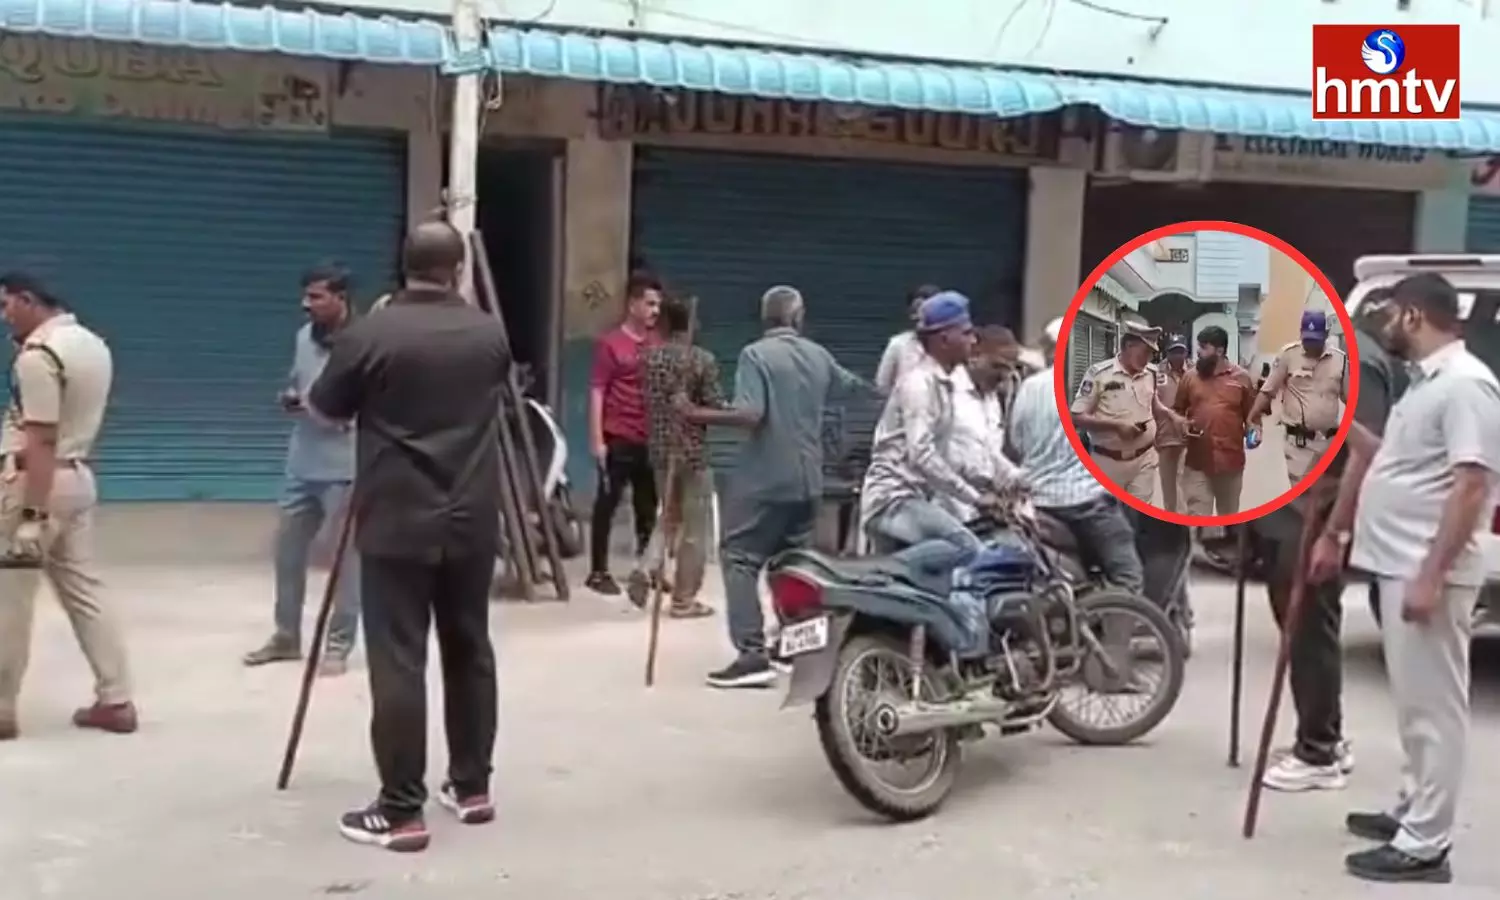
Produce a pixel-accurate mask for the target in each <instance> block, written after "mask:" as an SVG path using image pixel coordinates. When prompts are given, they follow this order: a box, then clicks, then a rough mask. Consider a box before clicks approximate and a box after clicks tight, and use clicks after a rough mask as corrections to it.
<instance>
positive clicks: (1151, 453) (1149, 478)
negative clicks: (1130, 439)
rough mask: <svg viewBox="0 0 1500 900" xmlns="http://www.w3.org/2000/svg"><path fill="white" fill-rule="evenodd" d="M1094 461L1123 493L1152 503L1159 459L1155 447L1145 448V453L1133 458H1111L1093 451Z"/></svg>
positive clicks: (1154, 498)
mask: <svg viewBox="0 0 1500 900" xmlns="http://www.w3.org/2000/svg"><path fill="white" fill-rule="evenodd" d="M1094 462H1096V463H1098V464H1099V468H1100V469H1101V470H1103V472H1104V474H1105V475H1106V476H1108V478H1109V480H1110V481H1113V482H1114V483H1115V484H1117V485H1119V486H1120V487H1121V488H1122V489H1123V490H1124V491H1125V493H1127V494H1129V495H1130V496H1132V497H1134V498H1136V499H1137V500H1140V501H1141V502H1142V503H1152V502H1154V501H1155V500H1156V470H1157V467H1158V465H1159V461H1158V459H1157V456H1156V448H1155V447H1150V448H1147V450H1146V452H1145V453H1142V454H1141V455H1140V456H1137V457H1136V458H1135V459H1124V460H1121V459H1111V458H1110V457H1108V456H1105V455H1104V454H1103V453H1100V452H1099V451H1097V450H1095V451H1094Z"/></svg>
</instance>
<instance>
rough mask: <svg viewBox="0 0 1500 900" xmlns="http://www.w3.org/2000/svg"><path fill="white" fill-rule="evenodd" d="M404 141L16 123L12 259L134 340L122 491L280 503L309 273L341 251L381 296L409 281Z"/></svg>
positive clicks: (6, 199)
mask: <svg viewBox="0 0 1500 900" xmlns="http://www.w3.org/2000/svg"><path fill="white" fill-rule="evenodd" d="M404 148H405V145H404V141H402V140H401V139H400V137H399V136H384V135H382V136H372V135H363V134H338V135H334V136H331V137H330V136H327V135H316V136H303V135H275V134H237V133H226V132H218V131H208V130H195V129H184V128H166V127H149V126H126V125H116V124H113V123H112V124H110V125H108V126H104V125H100V124H90V123H82V122H78V121H75V120H69V119H63V118H60V117H59V118H44V117H38V116H31V117H20V116H17V117H7V118H5V119H4V120H3V127H0V158H3V159H4V160H5V177H4V178H3V179H0V267H3V268H24V269H27V270H30V271H33V272H35V273H36V274H38V275H39V276H40V277H42V278H44V279H45V280H46V281H47V282H48V283H49V284H51V285H54V286H55V290H56V291H57V293H58V294H59V295H60V296H61V297H63V298H64V299H65V300H66V301H67V302H68V303H69V304H70V305H72V306H73V307H74V308H75V310H76V311H77V313H78V316H79V318H80V319H81V320H82V321H83V322H84V323H85V324H87V325H89V326H90V327H92V328H94V329H95V330H97V331H98V332H99V333H100V334H102V335H103V336H104V337H105V338H106V339H107V340H108V341H109V343H110V346H111V347H112V348H113V351H114V355H115V387H114V392H113V396H112V401H111V404H110V410H109V415H108V417H107V419H106V422H105V428H104V433H103V435H102V436H101V440H100V443H99V446H98V447H97V448H96V451H95V452H96V464H97V467H98V471H99V474H100V480H101V493H102V495H103V496H104V497H105V498H106V499H112V500H266V499H270V498H272V497H274V496H275V493H276V490H277V487H278V482H279V480H280V478H281V473H282V464H283V457H284V452H285V448H286V439H287V434H288V429H289V427H290V422H289V420H288V419H287V417H286V416H285V415H283V414H282V413H281V412H279V410H278V409H277V407H276V404H275V398H276V394H277V392H278V391H279V390H281V388H282V386H283V385H284V384H285V377H286V373H287V370H288V368H289V367H290V363H291V353H292V340H293V335H294V334H295V331H296V329H297V328H298V327H299V326H300V325H301V324H302V322H303V316H302V313H301V310H300V306H299V301H298V297H299V293H300V288H299V285H298V278H299V276H300V275H301V273H302V271H303V270H305V269H306V268H307V267H308V266H310V265H312V264H314V263H316V262H318V261H319V260H322V259H328V258H332V259H338V260H341V261H343V262H344V263H346V264H347V265H349V266H351V267H352V268H353V270H354V272H355V275H356V278H357V279H358V294H359V296H360V297H361V298H363V301H364V303H365V305H368V303H369V302H370V300H371V299H373V298H374V297H375V296H378V295H379V293H381V292H383V291H384V290H386V289H388V288H389V286H390V285H391V284H392V282H393V279H394V276H395V272H396V260H397V255H398V251H399V244H400V238H401V233H402V229H403V226H404V216H405V202H404V199H403V197H404V194H405V158H404V154H405V149H404ZM6 371H7V372H8V371H9V365H8V361H7V365H6Z"/></svg>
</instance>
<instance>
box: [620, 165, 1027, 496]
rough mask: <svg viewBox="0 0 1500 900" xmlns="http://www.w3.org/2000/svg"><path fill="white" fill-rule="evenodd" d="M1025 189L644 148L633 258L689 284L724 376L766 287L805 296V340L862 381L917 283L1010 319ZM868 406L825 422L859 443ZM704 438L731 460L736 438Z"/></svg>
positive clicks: (1017, 286) (966, 175)
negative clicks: (936, 287)
mask: <svg viewBox="0 0 1500 900" xmlns="http://www.w3.org/2000/svg"><path fill="white" fill-rule="evenodd" d="M1026 191H1027V178H1026V172H1025V170H1024V169H999V168H995V169H977V168H968V167H965V168H959V167H938V166H922V165H907V164H894V163H885V162H864V161H850V160H827V159H805V158H789V157H776V156H757V155H739V154H728V153H708V152H701V151H683V150H664V149H642V150H640V151H638V153H637V157H636V172H635V185H634V194H633V210H632V214H633V222H632V232H633V238H634V247H633V255H635V256H636V257H638V258H640V259H641V260H642V261H643V262H645V263H646V264H647V265H649V266H650V267H651V268H652V269H654V270H655V271H656V272H657V273H658V274H660V275H661V276H662V277H663V278H664V279H665V280H666V281H667V282H668V283H669V284H670V285H672V286H675V287H680V288H682V289H684V290H688V291H691V292H693V293H695V294H697V296H698V297H699V303H700V305H699V309H700V310H701V314H702V326H701V340H702V343H703V344H704V345H705V346H706V347H708V349H710V350H712V351H713V352H714V354H715V355H716V356H717V357H718V358H719V362H720V364H721V366H723V368H724V370H725V377H726V379H727V383H728V384H730V385H732V384H733V374H734V372H733V370H734V362H735V360H736V359H737V358H738V356H739V351H740V349H741V348H742V347H744V346H745V344H747V343H749V342H751V341H753V340H755V339H756V338H757V337H759V336H760V332H761V327H760V322H759V318H760V311H759V308H758V307H759V301H760V296H761V294H762V293H763V292H764V291H765V290H766V288H768V287H771V286H772V285H776V284H790V285H793V286H795V287H797V288H798V289H800V290H801V291H802V293H803V296H804V297H806V298H807V304H808V319H807V324H808V336H809V337H811V338H812V339H814V340H816V341H818V342H819V343H821V344H823V345H824V346H825V347H827V348H828V349H829V351H831V352H832V353H833V355H834V356H835V357H837V358H838V359H839V361H840V362H841V363H843V364H844V365H845V366H846V367H848V368H849V369H851V370H853V371H855V372H858V373H859V374H861V375H864V376H866V377H873V376H874V374H875V369H876V366H877V365H878V364H879V361H880V355H881V353H882V352H883V351H884V349H885V345H886V342H887V341H888V340H889V339H890V337H891V335H893V334H895V333H896V332H898V331H900V330H901V329H902V328H903V327H905V324H906V320H905V310H904V308H903V301H904V297H905V294H906V292H907V291H908V290H909V289H911V288H912V287H915V286H916V285H918V284H922V283H928V282H930V283H933V284H937V285H941V286H943V287H947V288H953V289H956V290H960V291H963V292H964V293H965V294H967V295H968V296H969V297H970V299H971V300H973V302H974V314H975V318H976V320H977V321H978V322H980V323H994V324H1002V325H1007V326H1010V327H1013V328H1019V326H1020V325H1021V322H1020V310H1021V278H1022V266H1023V257H1024V246H1025V234H1026V196H1027V194H1026ZM879 411H880V405H879V403H878V402H876V401H872V400H868V399H867V400H864V401H862V402H853V403H850V404H849V405H848V406H846V407H845V408H843V409H840V410H836V411H834V416H833V423H831V424H833V425H834V427H841V428H842V429H843V430H844V439H845V442H846V446H849V445H852V446H863V445H865V444H866V443H867V442H868V439H869V435H870V433H871V432H872V431H873V429H874V422H875V419H876V418H877V417H878V415H879ZM714 437H715V446H714V462H715V465H716V466H719V467H721V468H722V467H727V465H728V464H729V462H730V461H731V460H732V452H733V447H734V444H735V440H734V436H733V435H732V434H730V433H727V432H726V433H720V434H715V436H714Z"/></svg>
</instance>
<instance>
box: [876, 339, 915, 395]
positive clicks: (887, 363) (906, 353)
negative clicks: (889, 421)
mask: <svg viewBox="0 0 1500 900" xmlns="http://www.w3.org/2000/svg"><path fill="white" fill-rule="evenodd" d="M926 358H927V351H926V350H923V349H922V342H921V341H920V340H919V339H918V338H917V333H916V332H915V331H903V332H901V333H900V334H898V335H896V336H895V337H893V338H891V339H890V341H889V342H888V343H886V345H885V352H884V353H882V354H881V355H880V366H879V367H878V368H876V370H875V387H876V389H877V390H879V391H880V392H881V393H882V394H885V395H886V396H890V394H891V392H892V391H894V390H895V389H896V385H897V384H898V383H900V381H901V378H902V376H904V375H905V374H906V373H908V372H910V371H911V370H912V369H915V368H916V367H917V364H918V363H920V362H921V361H922V360H924V359H926Z"/></svg>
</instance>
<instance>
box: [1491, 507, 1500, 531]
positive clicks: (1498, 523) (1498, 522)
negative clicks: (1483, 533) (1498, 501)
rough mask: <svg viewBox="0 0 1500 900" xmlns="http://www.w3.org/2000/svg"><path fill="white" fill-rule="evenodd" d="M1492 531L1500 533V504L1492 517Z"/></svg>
mask: <svg viewBox="0 0 1500 900" xmlns="http://www.w3.org/2000/svg"><path fill="white" fill-rule="evenodd" d="M1490 533H1491V534H1500V506H1497V507H1495V514H1494V515H1493V516H1491V517H1490Z"/></svg>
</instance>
